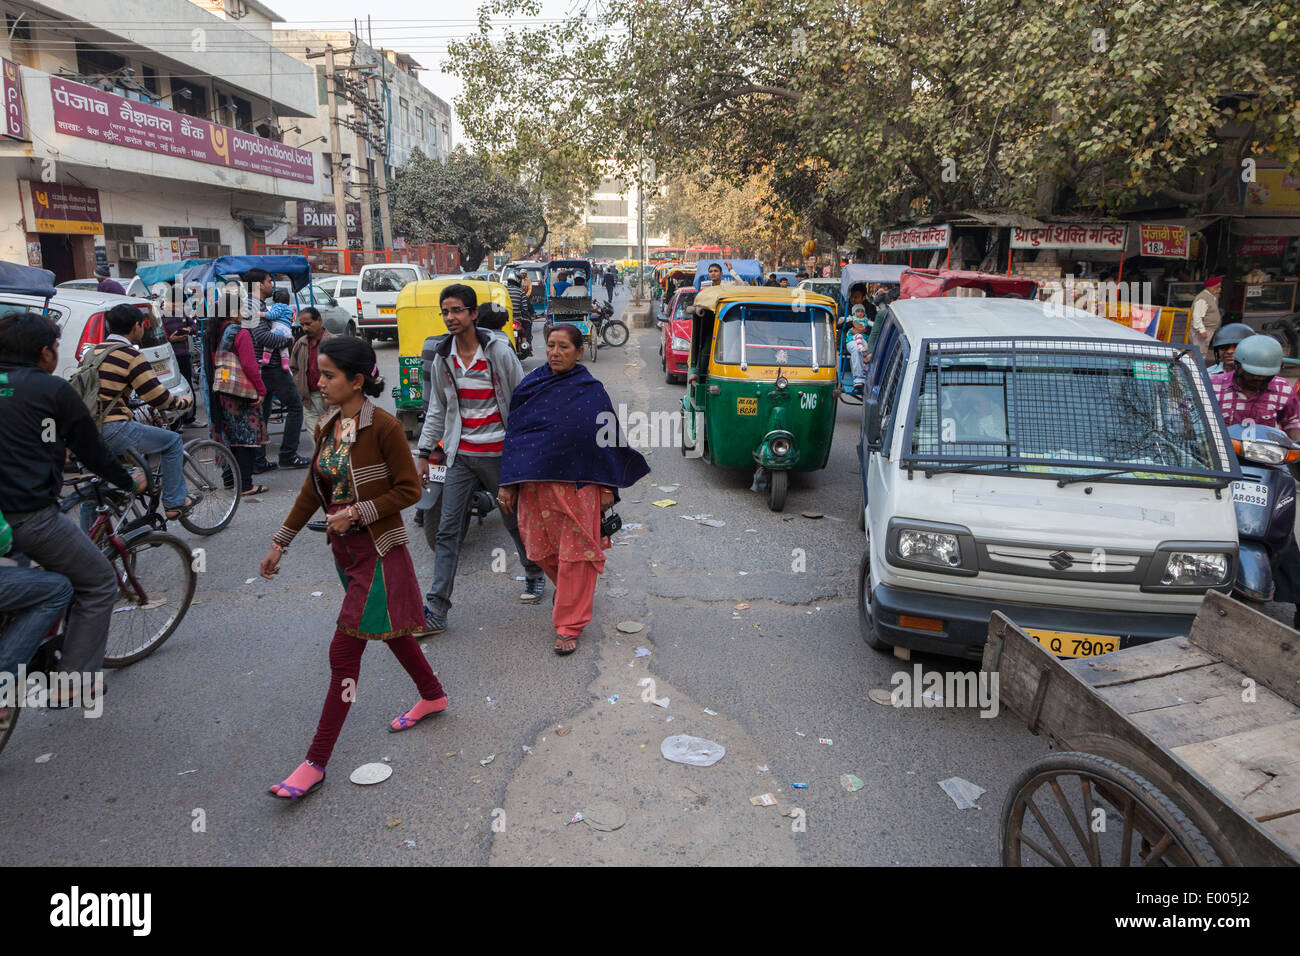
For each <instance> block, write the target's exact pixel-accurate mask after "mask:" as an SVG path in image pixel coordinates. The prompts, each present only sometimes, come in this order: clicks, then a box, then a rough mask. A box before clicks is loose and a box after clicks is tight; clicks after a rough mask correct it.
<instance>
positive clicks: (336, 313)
mask: <svg viewBox="0 0 1300 956" xmlns="http://www.w3.org/2000/svg"><path fill="white" fill-rule="evenodd" d="M276 285H277V286H281V287H282V285H283V284H282V283H281V282H277V283H276ZM295 298H296V300H297V305H295V306H294V312H295V313H296V312H298V311H299V310H301V309H304V308H306V307H307V306H309V305H314V306H315V307H316V309H317V310H318V311H319V312H320V317H321V321H323V322H324V323H325V328H326V329H327V330H328V331H330V332H332V333H333V334H334V335H356V334H357V326H356V322H355V321H353V318H352V316H351V315H350V314H349V313H348V311H347V310H346V309H344V308H343V306H342V303H341V302H340V301H339V300H338V299H336V298H334V296H332V295H330V293H329V291H328V290H327V289H326V288H325V287H324V286H323V285H322V284H321V283H319V282H317V281H316V280H315V279H314V278H313V279H312V281H311V284H310V285H305V286H303V287H302V288H301V289H299V290H298V291H297V293H295ZM313 299H314V300H315V301H313ZM297 324H298V321H297V318H296V316H295V318H294V325H295V326H296V325H297Z"/></svg>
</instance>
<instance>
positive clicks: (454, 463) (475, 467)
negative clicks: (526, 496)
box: [416, 283, 546, 637]
mask: <svg viewBox="0 0 1300 956" xmlns="http://www.w3.org/2000/svg"><path fill="white" fill-rule="evenodd" d="M439 299H440V302H441V305H442V318H443V321H444V322H445V323H446V325H447V331H448V333H450V334H448V335H445V336H441V337H435V338H429V339H427V340H425V343H424V352H423V355H422V359H423V362H422V363H421V364H422V365H423V385H424V394H425V395H426V396H428V399H429V408H428V411H427V412H426V413H425V416H424V429H423V430H422V431H421V433H420V475H421V477H425V476H427V475H428V473H429V463H430V461H432V462H433V464H435V465H443V464H445V465H446V466H447V477H446V480H445V482H444V483H443V487H442V517H441V520H440V521H439V523H438V537H437V543H436V545H435V547H434V552H433V583H432V584H431V585H429V591H428V593H427V594H426V595H425V607H424V616H425V625H426V627H425V630H424V631H422V632H421V633H420V634H417V635H416V636H417V637H422V636H424V635H425V634H441V633H442V632H443V631H445V630H446V629H447V612H448V611H450V610H451V590H452V585H453V584H454V582H455V578H456V565H457V564H458V562H459V561H460V536H461V529H462V527H464V524H465V513H466V511H467V510H468V508H469V501H470V492H471V491H472V490H473V488H474V485H475V484H476V483H481V484H482V485H483V487H484V488H486V489H487V490H488V491H489V492H490V493H491V494H493V495H495V494H496V493H497V490H498V488H497V483H498V481H499V480H500V477H501V449H502V446H503V444H504V441H505V436H506V421H507V418H508V417H509V414H510V396H511V395H512V394H513V393H514V390H515V386H516V385H518V384H519V380H520V379H521V378H523V376H524V370H523V366H521V365H520V364H519V359H517V358H516V357H515V353H514V349H513V348H512V347H511V345H510V343H509V341H506V340H504V339H502V338H498V337H497V336H495V335H493V334H492V333H490V332H488V331H487V330H486V329H479V328H477V327H476V326H475V324H474V320H475V317H476V315H477V313H478V296H477V295H476V294H475V292H474V290H473V289H472V288H471V287H469V286H467V285H462V284H460V283H456V284H453V285H449V286H447V287H446V288H444V289H443V290H442V294H441V296H440V297H439ZM501 517H502V519H503V520H504V521H505V525H506V530H507V531H509V532H510V537H511V539H512V540H513V541H514V543H515V547H516V548H517V549H518V551H519V559H520V561H521V562H522V563H523V565H524V574H525V576H526V584H525V585H524V592H523V594H521V595H520V596H519V600H521V601H523V602H524V603H525V604H537V603H539V602H540V601H541V600H542V593H543V591H544V589H545V586H546V576H545V575H544V574H543V572H542V569H541V566H540V565H538V564H536V563H534V562H532V561H529V560H528V552H527V551H526V550H525V549H524V542H523V539H521V538H520V537H519V523H518V519H517V518H516V517H515V515H514V514H513V513H512V514H502V516H501Z"/></svg>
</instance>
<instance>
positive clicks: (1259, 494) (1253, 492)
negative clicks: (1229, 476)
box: [1232, 481, 1268, 508]
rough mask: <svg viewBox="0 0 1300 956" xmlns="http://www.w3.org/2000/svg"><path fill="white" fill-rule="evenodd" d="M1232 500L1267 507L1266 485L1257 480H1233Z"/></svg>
mask: <svg viewBox="0 0 1300 956" xmlns="http://www.w3.org/2000/svg"><path fill="white" fill-rule="evenodd" d="M1232 500H1233V501H1240V502H1243V503H1244V504H1248V505H1259V506H1260V507H1262V508H1267V507H1268V485H1265V484H1261V483H1260V482H1257V481H1234V482H1233V483H1232Z"/></svg>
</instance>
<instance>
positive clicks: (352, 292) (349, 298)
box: [311, 274, 361, 335]
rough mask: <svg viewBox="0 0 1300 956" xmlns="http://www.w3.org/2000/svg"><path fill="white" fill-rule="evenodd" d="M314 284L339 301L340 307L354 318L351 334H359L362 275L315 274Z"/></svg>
mask: <svg viewBox="0 0 1300 956" xmlns="http://www.w3.org/2000/svg"><path fill="white" fill-rule="evenodd" d="M311 281H312V283H313V284H314V285H317V286H320V287H321V288H322V289H324V290H325V291H326V292H328V293H329V294H330V295H331V296H333V297H334V299H335V301H336V302H337V303H338V307H339V308H340V309H342V310H343V311H344V312H346V313H347V314H348V316H349V317H350V318H351V319H352V325H351V328H349V329H348V334H349V335H356V334H357V323H358V320H359V319H360V318H361V315H360V313H359V312H358V311H357V289H358V288H359V287H360V284H361V276H359V275H356V276H334V275H315V274H313V275H312V277H311Z"/></svg>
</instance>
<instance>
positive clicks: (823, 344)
mask: <svg viewBox="0 0 1300 956" xmlns="http://www.w3.org/2000/svg"><path fill="white" fill-rule="evenodd" d="M742 328H743V331H744V337H743V341H744V359H743V361H744V363H745V364H747V365H769V366H782V365H783V366H787V367H791V368H812V367H813V366H814V365H817V366H822V365H830V364H833V363H834V362H835V346H834V341H835V337H834V334H833V332H832V331H831V316H830V313H829V312H827V311H826V310H825V309H822V308H810V309H808V310H806V311H803V312H795V311H793V310H791V309H782V308H772V307H765V306H757V305H739V306H733V307H732V308H731V309H729V310H728V311H727V313H726V316H725V317H724V318H723V321H722V329H721V333H720V334H719V336H718V345H717V350H716V353H715V355H714V358H715V360H716V361H718V362H721V363H723V364H726V365H739V364H741V361H742V358H741V341H742V336H741V332H742Z"/></svg>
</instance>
